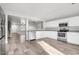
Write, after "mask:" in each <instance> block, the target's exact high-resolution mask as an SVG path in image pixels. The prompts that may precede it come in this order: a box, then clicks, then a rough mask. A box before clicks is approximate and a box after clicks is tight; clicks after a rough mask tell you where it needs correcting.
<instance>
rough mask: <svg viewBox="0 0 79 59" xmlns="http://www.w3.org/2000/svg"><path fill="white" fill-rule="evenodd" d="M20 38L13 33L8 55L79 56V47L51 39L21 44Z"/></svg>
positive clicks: (8, 46)
mask: <svg viewBox="0 0 79 59" xmlns="http://www.w3.org/2000/svg"><path fill="white" fill-rule="evenodd" d="M20 36H21V35H19V34H17V33H13V34H12V36H11V38H9V43H8V45H7V54H8V55H78V54H79V45H73V44H69V43H66V42H62V41H57V40H56V39H51V38H41V39H37V40H34V41H28V40H26V41H24V42H22V43H21V42H20Z"/></svg>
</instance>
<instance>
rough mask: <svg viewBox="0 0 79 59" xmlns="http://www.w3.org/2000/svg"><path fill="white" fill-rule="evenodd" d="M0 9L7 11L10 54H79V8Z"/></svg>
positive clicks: (15, 6)
mask: <svg viewBox="0 0 79 59" xmlns="http://www.w3.org/2000/svg"><path fill="white" fill-rule="evenodd" d="M0 5H1V7H2V8H3V10H4V11H5V20H6V21H5V24H6V27H5V33H6V34H5V45H7V47H6V48H8V50H7V52H8V53H7V54H10V55H11V54H12V55H18V54H22V55H23V54H24V55H75V54H79V52H78V50H79V4H74V5H73V4H72V3H55V4H53V3H50V4H49V3H47V4H43V3H38V4H32V3H29V4H27V3H25V4H18V3H16V4H15V3H13V4H9V3H8V4H6V3H4V4H0ZM22 8H23V9H22ZM71 9H72V10H71ZM6 41H7V43H6ZM17 43H18V44H17ZM10 45H12V46H10ZM13 46H14V47H13ZM21 47H23V49H22V48H21ZM9 49H10V50H9Z"/></svg>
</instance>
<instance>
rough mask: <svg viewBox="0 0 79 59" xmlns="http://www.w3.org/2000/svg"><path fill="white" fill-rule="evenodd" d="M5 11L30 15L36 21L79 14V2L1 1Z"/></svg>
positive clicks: (25, 15)
mask: <svg viewBox="0 0 79 59" xmlns="http://www.w3.org/2000/svg"><path fill="white" fill-rule="evenodd" d="M0 5H1V6H2V8H3V9H4V11H5V13H8V14H14V15H19V16H24V17H29V18H31V19H32V20H36V21H40V20H43V21H46V20H54V19H59V18H65V17H71V16H76V15H79V4H78V3H76V4H72V3H0Z"/></svg>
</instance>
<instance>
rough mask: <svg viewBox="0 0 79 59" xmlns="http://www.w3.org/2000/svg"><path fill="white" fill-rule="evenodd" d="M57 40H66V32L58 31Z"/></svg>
mask: <svg viewBox="0 0 79 59" xmlns="http://www.w3.org/2000/svg"><path fill="white" fill-rule="evenodd" d="M57 39H58V40H61V41H66V40H67V37H66V32H58V38H57Z"/></svg>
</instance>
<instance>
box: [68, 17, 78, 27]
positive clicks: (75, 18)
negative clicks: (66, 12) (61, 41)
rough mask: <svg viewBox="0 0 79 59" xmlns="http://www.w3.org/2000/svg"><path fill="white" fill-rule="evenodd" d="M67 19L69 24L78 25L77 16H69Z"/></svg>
mask: <svg viewBox="0 0 79 59" xmlns="http://www.w3.org/2000/svg"><path fill="white" fill-rule="evenodd" d="M68 20H69V26H79V16H76V17H71V18H69V19H68Z"/></svg>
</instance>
